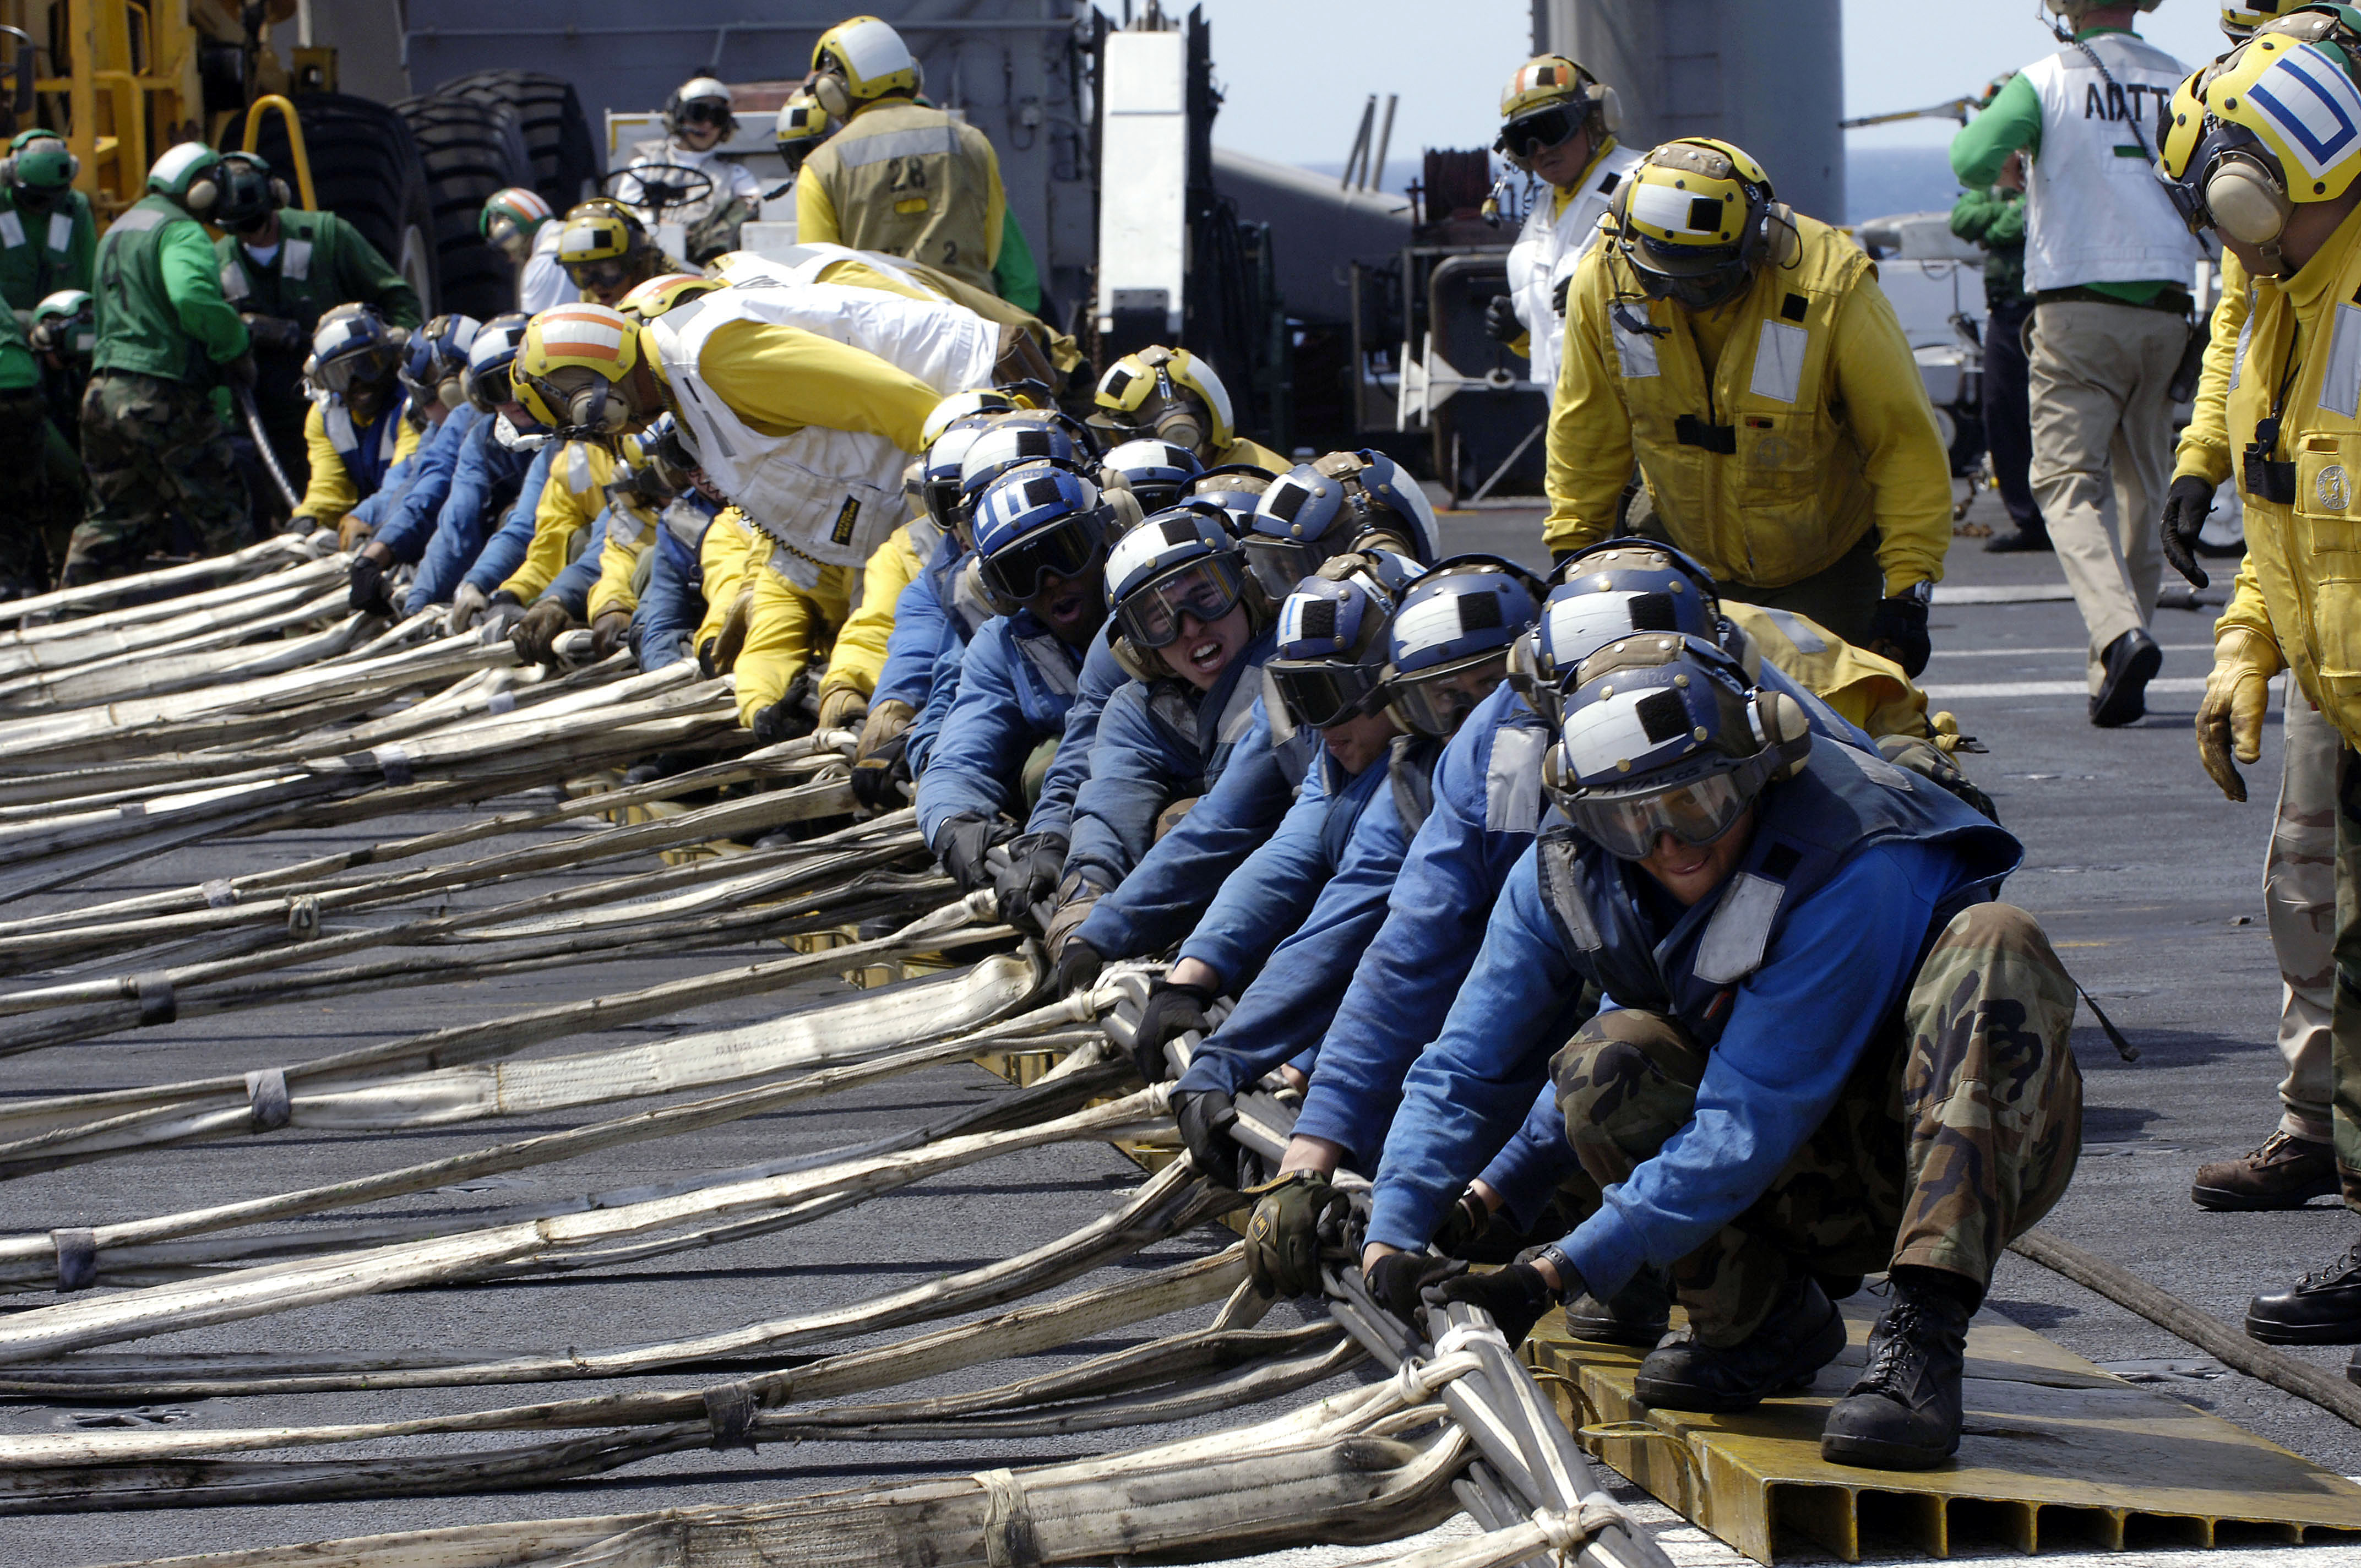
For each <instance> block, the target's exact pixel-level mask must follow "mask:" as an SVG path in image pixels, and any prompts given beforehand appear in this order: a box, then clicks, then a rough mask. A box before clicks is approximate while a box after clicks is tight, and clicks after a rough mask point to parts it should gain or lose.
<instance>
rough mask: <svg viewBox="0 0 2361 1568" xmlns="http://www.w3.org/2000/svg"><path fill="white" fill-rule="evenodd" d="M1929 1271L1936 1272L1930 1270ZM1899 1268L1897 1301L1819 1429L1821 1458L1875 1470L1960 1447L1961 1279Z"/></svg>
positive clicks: (1965, 1313) (1935, 1460) (1920, 1461)
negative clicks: (1864, 1362)
mask: <svg viewBox="0 0 2361 1568" xmlns="http://www.w3.org/2000/svg"><path fill="white" fill-rule="evenodd" d="M1929 1276H1933V1277H1929ZM1952 1278H1954V1276H1943V1275H1940V1274H1939V1273H1938V1271H1937V1270H1933V1269H1926V1270H1920V1269H1908V1270H1904V1271H1901V1274H1900V1277H1896V1278H1895V1280H1894V1305H1892V1306H1891V1307H1888V1308H1886V1309H1885V1315H1884V1316H1883V1317H1882V1318H1880V1319H1878V1320H1877V1327H1875V1328H1874V1329H1872V1330H1871V1331H1870V1334H1869V1366H1868V1369H1867V1370H1866V1371H1864V1372H1863V1373H1862V1374H1861V1381H1860V1382H1858V1383H1856V1384H1854V1385H1853V1386H1852V1391H1851V1392H1850V1393H1849V1394H1847V1395H1846V1396H1845V1397H1844V1398H1841V1399H1839V1400H1838V1401H1837V1405H1836V1409H1832V1410H1830V1411H1829V1412H1828V1425H1826V1426H1825V1427H1823V1428H1821V1429H1820V1457H1821V1458H1823V1459H1825V1460H1827V1461H1828V1463H1830V1464H1861V1465H1866V1466H1868V1467H1869V1468H1871V1469H1872V1470H1925V1469H1927V1468H1930V1467H1931V1466H1934V1465H1937V1464H1942V1463H1943V1461H1945V1460H1946V1459H1949V1457H1951V1455H1952V1454H1953V1453H1957V1452H1958V1451H1959V1447H1960V1379H1961V1377H1962V1376H1964V1374H1965V1370H1966V1366H1967V1354H1968V1318H1969V1315H1970V1312H1971V1309H1970V1307H1969V1306H1968V1293H1969V1292H1970V1291H1971V1290H1972V1289H1973V1287H1972V1286H1970V1285H1969V1284H1968V1282H1967V1281H1965V1280H1964V1279H1962V1280H1960V1281H1959V1283H1958V1284H1956V1285H1954V1284H1951V1283H1949V1280H1950V1279H1952Z"/></svg>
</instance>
